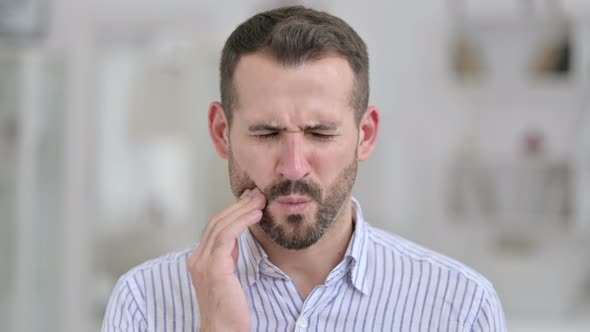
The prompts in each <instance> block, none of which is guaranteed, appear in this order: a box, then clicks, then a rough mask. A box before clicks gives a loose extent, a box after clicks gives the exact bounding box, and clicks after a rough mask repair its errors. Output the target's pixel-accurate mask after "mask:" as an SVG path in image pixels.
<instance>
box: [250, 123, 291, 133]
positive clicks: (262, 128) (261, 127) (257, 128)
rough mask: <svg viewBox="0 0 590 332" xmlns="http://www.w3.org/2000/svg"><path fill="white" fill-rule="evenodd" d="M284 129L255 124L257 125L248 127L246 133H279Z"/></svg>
mask: <svg viewBox="0 0 590 332" xmlns="http://www.w3.org/2000/svg"><path fill="white" fill-rule="evenodd" d="M284 129H285V128H281V127H278V126H272V125H267V124H257V125H252V126H250V127H248V131H254V132H255V131H281V130H284Z"/></svg>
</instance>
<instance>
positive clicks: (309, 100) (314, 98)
mask: <svg viewBox="0 0 590 332" xmlns="http://www.w3.org/2000/svg"><path fill="white" fill-rule="evenodd" d="M234 86H235V91H236V93H237V97H238V98H237V100H238V101H237V105H235V107H234V112H233V122H232V126H231V130H230V133H229V142H230V152H229V172H230V183H231V187H232V192H233V193H234V195H236V196H240V195H241V193H242V192H243V191H244V190H246V189H252V188H254V187H258V188H259V189H260V190H261V191H262V192H263V193H264V194H265V196H266V198H267V206H266V207H265V209H264V210H263V217H262V220H261V222H260V224H259V225H260V227H261V228H262V230H263V231H264V232H265V233H266V234H267V235H268V236H269V237H270V238H271V239H272V240H273V241H274V242H275V243H277V244H279V245H281V246H283V247H285V248H287V249H303V248H307V247H309V246H311V245H313V244H314V243H315V242H317V241H318V240H319V239H320V238H321V237H322V236H323V235H324V233H325V232H326V231H327V229H328V228H329V226H330V225H331V224H332V223H333V222H334V221H335V220H337V218H338V217H339V215H340V214H341V212H342V210H343V207H344V206H345V205H346V201H347V199H348V198H349V197H350V192H351V190H352V186H353V184H354V181H355V178H356V172H357V156H356V151H357V144H358V128H357V126H356V123H355V121H354V111H353V110H352V109H351V106H350V97H351V91H352V88H353V73H352V70H351V69H350V67H349V65H348V62H347V61H346V60H345V59H343V58H340V57H336V56H329V57H324V58H322V59H319V60H317V61H313V62H308V63H305V64H303V65H301V66H297V67H285V66H283V65H280V64H277V63H275V62H274V61H273V60H272V58H271V57H270V56H268V55H266V54H263V53H256V54H252V55H247V56H244V57H242V58H241V59H240V61H239V63H238V66H237V68H236V72H235V75H234Z"/></svg>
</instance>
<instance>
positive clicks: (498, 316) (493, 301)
mask: <svg viewBox="0 0 590 332" xmlns="http://www.w3.org/2000/svg"><path fill="white" fill-rule="evenodd" d="M471 331H472V332H506V331H507V328H506V318H505V317H504V309H502V303H500V299H499V298H498V295H497V294H496V292H495V291H494V289H491V293H488V294H487V296H484V298H483V299H482V304H481V307H480V309H479V311H478V313H477V316H476V317H475V321H474V322H473V326H472V327H471Z"/></svg>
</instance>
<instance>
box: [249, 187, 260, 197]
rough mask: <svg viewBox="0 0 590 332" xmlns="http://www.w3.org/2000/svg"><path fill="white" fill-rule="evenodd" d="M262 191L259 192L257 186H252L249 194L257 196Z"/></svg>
mask: <svg viewBox="0 0 590 332" xmlns="http://www.w3.org/2000/svg"><path fill="white" fill-rule="evenodd" d="M261 194H262V193H261V192H260V190H258V188H254V189H252V192H251V195H252V197H258V196H260V195H261Z"/></svg>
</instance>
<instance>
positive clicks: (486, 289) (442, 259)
mask: <svg viewBox="0 0 590 332" xmlns="http://www.w3.org/2000/svg"><path fill="white" fill-rule="evenodd" d="M368 237H369V241H370V242H371V243H373V244H374V246H375V247H380V248H381V249H380V250H383V251H384V252H386V253H388V254H389V255H390V256H389V257H393V259H397V260H398V261H399V262H405V263H406V264H411V265H413V266H424V267H427V268H428V270H429V271H436V273H435V274H433V275H436V278H443V279H445V280H447V281H451V280H453V281H458V282H465V283H466V284H469V285H472V287H473V288H474V290H477V291H476V293H480V294H481V296H482V298H486V299H493V298H496V292H495V290H494V287H493V285H492V283H491V282H490V281H489V280H488V279H487V278H486V277H484V276H483V275H481V274H480V273H479V272H477V271H476V270H474V269H473V268H471V267H469V266H467V265H465V264H463V263H461V262H459V261H457V260H455V259H453V258H450V257H448V256H446V255H444V254H442V253H439V252H436V251H433V250H431V249H429V248H426V247H424V246H422V245H419V244H417V243H415V242H413V241H410V240H408V239H405V238H403V237H401V236H398V235H395V234H392V233H389V232H387V231H385V230H383V229H379V228H377V227H373V226H370V225H369V226H368Z"/></svg>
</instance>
